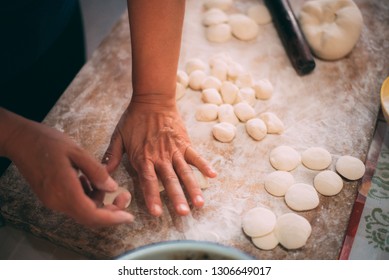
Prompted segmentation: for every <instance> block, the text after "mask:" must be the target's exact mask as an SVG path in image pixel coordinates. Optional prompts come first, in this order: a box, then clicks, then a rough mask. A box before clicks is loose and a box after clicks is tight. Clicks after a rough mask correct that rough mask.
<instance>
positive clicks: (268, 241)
mask: <svg viewBox="0 0 389 280" xmlns="http://www.w3.org/2000/svg"><path fill="white" fill-rule="evenodd" d="M251 241H252V242H253V244H254V245H255V247H257V248H259V249H262V250H272V249H274V248H275V247H277V245H278V243H279V242H278V239H277V237H276V235H275V234H274V231H272V232H271V233H268V234H266V235H264V236H259V237H251Z"/></svg>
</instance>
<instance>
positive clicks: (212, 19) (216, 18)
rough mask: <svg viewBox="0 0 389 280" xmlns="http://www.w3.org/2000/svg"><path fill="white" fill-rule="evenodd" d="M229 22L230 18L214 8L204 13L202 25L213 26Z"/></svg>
mask: <svg viewBox="0 0 389 280" xmlns="http://www.w3.org/2000/svg"><path fill="white" fill-rule="evenodd" d="M225 22H228V16H227V15H226V13H225V12H223V11H222V10H220V9H218V8H212V9H209V10H207V11H205V12H204V14H203V20H202V23H203V25H205V26H212V25H216V24H220V23H225Z"/></svg>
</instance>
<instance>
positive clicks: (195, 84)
mask: <svg viewBox="0 0 389 280" xmlns="http://www.w3.org/2000/svg"><path fill="white" fill-rule="evenodd" d="M206 77H207V74H206V73H205V72H204V71H203V70H194V71H193V72H192V73H190V75H189V87H190V88H191V89H193V90H200V89H201V84H202V83H203V81H204V80H205V78H206Z"/></svg>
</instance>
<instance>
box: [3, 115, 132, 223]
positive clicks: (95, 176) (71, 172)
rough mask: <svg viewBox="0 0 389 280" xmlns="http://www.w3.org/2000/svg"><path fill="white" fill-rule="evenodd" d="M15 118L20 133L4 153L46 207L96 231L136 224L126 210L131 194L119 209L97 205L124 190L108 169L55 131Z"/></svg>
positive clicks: (10, 139) (117, 203) (116, 204)
mask: <svg viewBox="0 0 389 280" xmlns="http://www.w3.org/2000/svg"><path fill="white" fill-rule="evenodd" d="M11 119H12V121H13V128H15V129H12V133H10V135H9V136H8V138H7V141H4V142H5V143H4V145H3V146H2V150H3V151H4V154H5V156H7V157H9V158H10V159H11V160H12V161H13V162H14V164H15V165H16V166H17V168H18V169H19V171H20V173H21V174H22V175H23V176H24V177H25V179H26V180H27V182H28V183H29V185H30V186H31V188H32V190H33V191H34V192H35V194H36V195H37V196H38V198H39V199H40V200H41V201H42V203H43V204H44V205H45V206H46V207H48V208H50V209H53V210H55V211H59V212H62V213H65V214H66V215H68V216H70V217H72V218H74V219H75V220H76V221H77V222H79V223H81V224H84V225H86V226H90V227H95V226H110V225H117V224H121V223H130V222H132V221H133V216H132V215H131V214H130V213H128V212H126V211H123V210H122V209H124V205H125V204H126V203H127V202H128V200H129V199H131V195H130V193H124V194H121V195H120V196H118V197H116V199H115V202H114V205H109V206H105V207H102V208H98V207H97V206H98V205H99V204H101V202H102V199H103V197H104V192H112V191H114V190H116V189H117V187H118V186H117V183H116V182H115V181H114V180H113V179H112V178H111V177H110V176H109V174H108V172H107V170H106V169H105V167H104V165H102V164H100V163H99V162H98V161H96V160H95V159H94V158H92V157H91V156H90V155H89V154H88V153H87V152H86V151H84V150H83V149H81V148H80V147H79V146H78V145H76V144H75V143H74V142H73V141H72V140H71V139H70V138H68V137H67V136H66V135H64V134H63V133H60V132H59V131H57V130H55V129H52V128H50V127H47V126H45V125H42V124H39V123H35V122H32V121H29V120H26V119H24V118H21V117H19V116H17V115H13V114H12V117H11ZM80 173H81V174H83V175H82V176H81V177H79V175H80ZM80 179H81V181H80ZM82 183H83V184H82ZM92 185H93V186H94V187H93V188H92ZM83 187H87V189H86V190H87V191H88V192H90V194H91V196H92V197H89V196H87V194H86V193H85V191H84V188H83ZM92 198H93V199H92Z"/></svg>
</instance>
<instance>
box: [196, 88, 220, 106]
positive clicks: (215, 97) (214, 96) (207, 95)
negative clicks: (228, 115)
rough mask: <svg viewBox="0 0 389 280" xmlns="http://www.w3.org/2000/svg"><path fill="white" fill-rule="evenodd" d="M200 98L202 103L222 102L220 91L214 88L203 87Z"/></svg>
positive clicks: (218, 103) (217, 103)
mask: <svg viewBox="0 0 389 280" xmlns="http://www.w3.org/2000/svg"><path fill="white" fill-rule="evenodd" d="M201 99H202V100H203V102H204V103H212V104H216V105H220V104H223V100H222V97H221V96H220V93H219V92H218V91H217V89H214V88H208V89H204V90H203V91H202V93H201Z"/></svg>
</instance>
